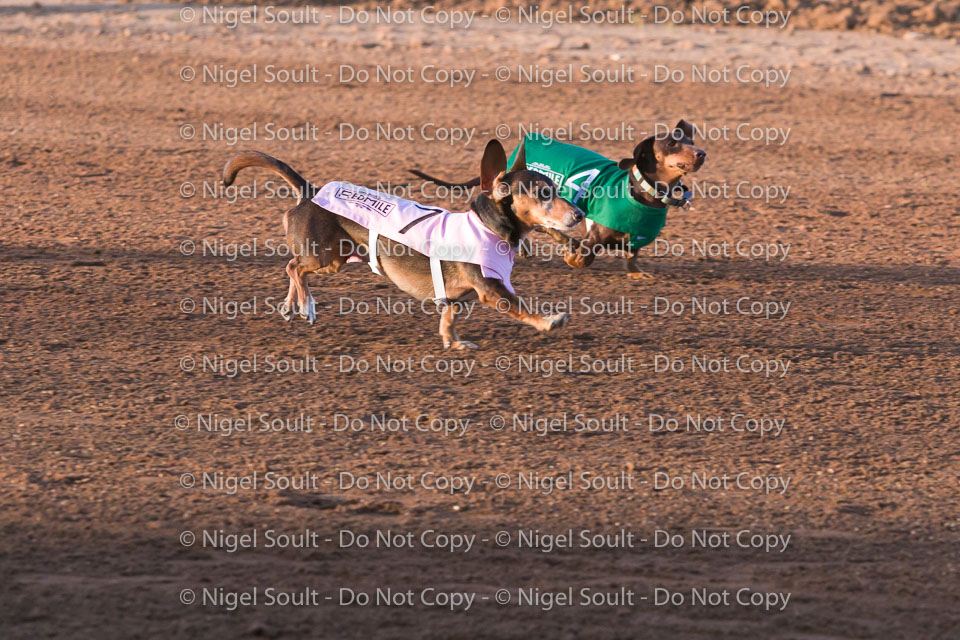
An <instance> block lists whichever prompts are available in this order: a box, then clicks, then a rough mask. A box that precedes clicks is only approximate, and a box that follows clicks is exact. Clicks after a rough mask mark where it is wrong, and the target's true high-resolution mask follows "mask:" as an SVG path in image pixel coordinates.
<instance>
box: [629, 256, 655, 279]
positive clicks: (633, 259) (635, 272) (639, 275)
mask: <svg viewBox="0 0 960 640" xmlns="http://www.w3.org/2000/svg"><path fill="white" fill-rule="evenodd" d="M626 265H627V277H628V278H633V279H634V280H653V279H654V277H653V276H652V275H650V274H649V273H647V272H645V271H642V270H641V269H640V267H638V266H637V254H636V253H630V254H627V262H626Z"/></svg>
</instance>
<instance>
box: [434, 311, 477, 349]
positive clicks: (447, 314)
mask: <svg viewBox="0 0 960 640" xmlns="http://www.w3.org/2000/svg"><path fill="white" fill-rule="evenodd" d="M456 321H457V309H456V306H455V305H452V304H448V305H447V306H446V307H444V309H443V312H442V313H441V314H440V337H441V338H442V339H443V348H444V349H449V348H450V347H453V348H454V349H476V348H477V345H475V344H474V343H472V342H467V341H466V340H461V339H460V338H459V337H458V336H457V330H456V328H454V326H453V323H455V322H456Z"/></svg>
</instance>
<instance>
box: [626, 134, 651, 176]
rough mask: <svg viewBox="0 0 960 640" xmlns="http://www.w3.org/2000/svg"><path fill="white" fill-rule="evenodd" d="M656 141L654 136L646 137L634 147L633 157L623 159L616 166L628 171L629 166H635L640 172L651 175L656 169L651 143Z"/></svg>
mask: <svg viewBox="0 0 960 640" xmlns="http://www.w3.org/2000/svg"><path fill="white" fill-rule="evenodd" d="M656 140H657V138H656V136H647V137H646V138H644V139H643V140H641V141H640V144H638V145H637V146H636V147H634V149H633V157H632V158H624V159H623V160H621V161H620V162H618V163H617V166H618V167H620V168H621V169H629V168H630V165H633V164H636V165H637V167H638V168H639V169H640V171H642V172H644V173H648V174H649V173H653V172H654V171H655V170H656V168H657V156H656V155H655V154H654V151H653V143H654V142H656Z"/></svg>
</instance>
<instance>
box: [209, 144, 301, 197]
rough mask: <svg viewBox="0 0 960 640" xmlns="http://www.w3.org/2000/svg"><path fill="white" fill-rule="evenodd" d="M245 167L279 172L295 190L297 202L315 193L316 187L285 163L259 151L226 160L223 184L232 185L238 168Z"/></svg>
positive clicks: (248, 152)
mask: <svg viewBox="0 0 960 640" xmlns="http://www.w3.org/2000/svg"><path fill="white" fill-rule="evenodd" d="M247 167H263V168H264V169H270V170H271V171H273V172H274V173H276V174H279V175H280V177H282V178H283V179H284V180H285V181H286V183H287V184H289V185H290V186H291V187H293V188H294V189H296V190H297V204H300V203H301V202H303V200H304V198H307V199H312V198H313V196H315V195H316V194H317V191H318V189H317V188H316V187H314V186H313V185H312V184H310V183H309V182H307V181H306V180H305V179H304V178H303V176H301V175H300V174H299V173H297V172H296V171H294V170H293V169H291V168H290V166H289V165H288V164H287V163H285V162H281V161H280V160H277V159H276V158H274V157H273V156H268V155H267V154H265V153H262V152H260V151H244V152H242V153H238V154H237V155H235V156H233V157H232V158H230V159H229V160H227V164H226V165H224V167H223V185H224V186H225V187H229V186H230V185H232V184H233V181H234V180H235V179H236V177H237V174H238V173H240V170H241V169H246V168H247Z"/></svg>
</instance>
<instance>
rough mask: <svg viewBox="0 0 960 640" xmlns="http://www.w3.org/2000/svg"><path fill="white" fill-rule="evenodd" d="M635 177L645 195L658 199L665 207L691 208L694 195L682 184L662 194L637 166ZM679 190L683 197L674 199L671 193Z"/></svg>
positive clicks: (679, 183)
mask: <svg viewBox="0 0 960 640" xmlns="http://www.w3.org/2000/svg"><path fill="white" fill-rule="evenodd" d="M633 177H634V179H635V180H636V181H637V184H638V185H640V188H641V189H643V191H644V193H646V194H647V195H648V196H650V197H652V198H656V199H657V200H659V201H660V202H662V203H663V204H665V205H668V206H671V207H680V208H681V209H689V208H690V198H692V197H693V193H691V192H690V190H689V189H687V187H686V186H684V184H683V183H682V182H678V183H677V184H676V186H675V187H673V189H672V190H671V191H670V192H667V193H664V194H661V193H660V192H659V191H658V190H657V189H655V188H654V187H653V185H651V184H650V183H649V182H647V179H646V178H645V177H643V174H642V173H640V169H638V168H637V167H636V166H634V167H633ZM677 190H679V191H680V192H681V193H682V194H683V196H682V197H680V198H674V197H673V196H672V195H671V193H673V192H675V191H677Z"/></svg>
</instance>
